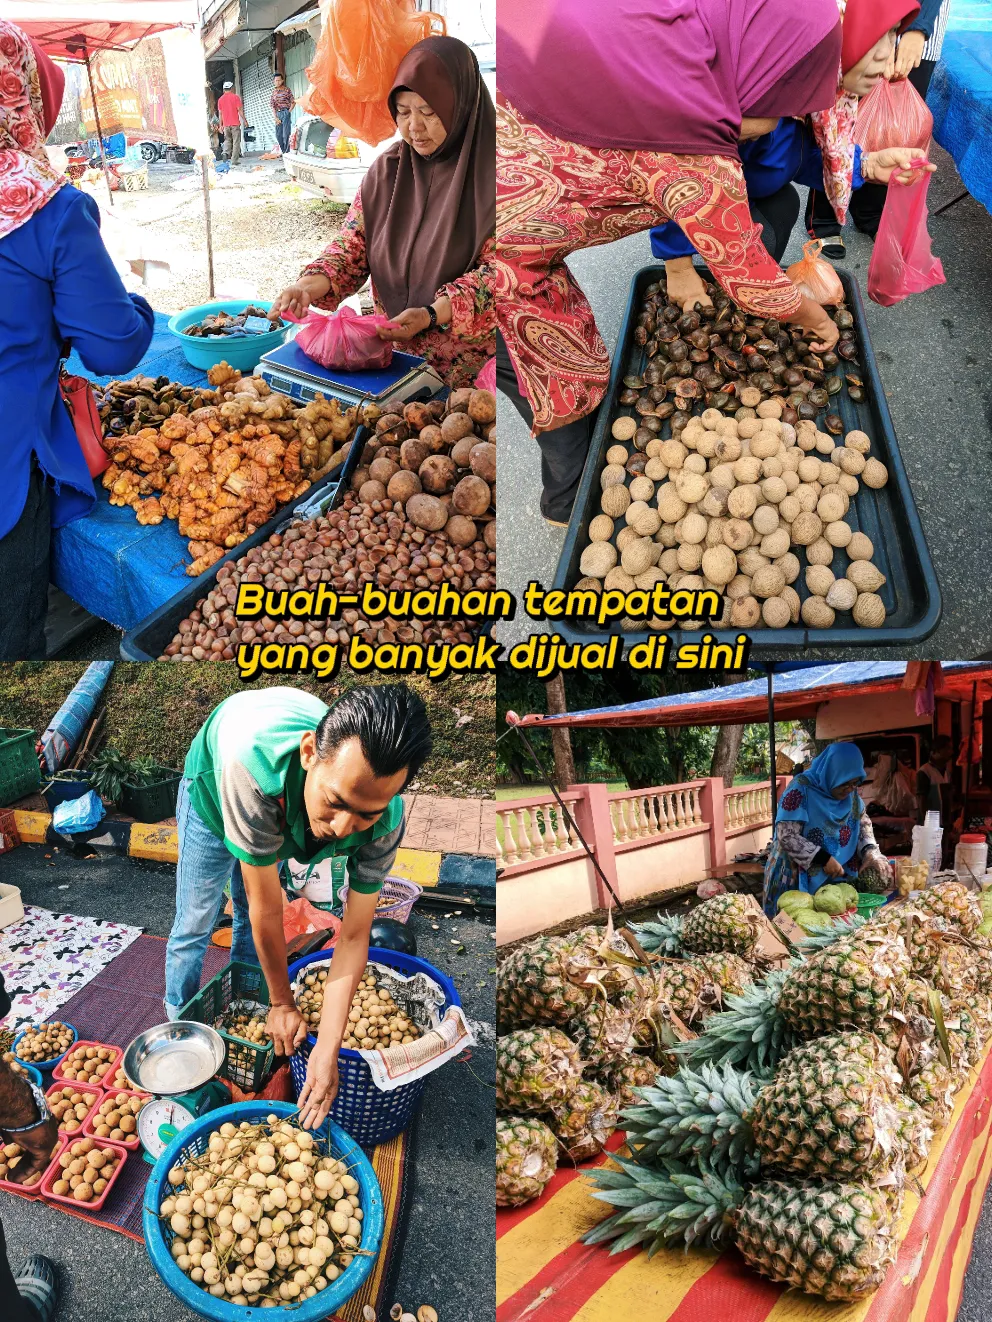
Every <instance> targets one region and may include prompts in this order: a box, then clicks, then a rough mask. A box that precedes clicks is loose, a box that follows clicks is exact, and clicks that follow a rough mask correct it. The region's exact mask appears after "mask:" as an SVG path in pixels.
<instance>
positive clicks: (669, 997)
mask: <svg viewBox="0 0 992 1322" xmlns="http://www.w3.org/2000/svg"><path fill="white" fill-rule="evenodd" d="M652 973H653V975H654V990H653V995H652V996H650V998H649V1002H648V1004H649V1006H650V1005H651V1004H652V1002H653V1003H657V1002H658V1001H664V1002H666V1003H667V1004H668V1005H670V1006H671V1007H672V1009H673V1010H674V1012H675V1013H676V1014H677V1015H678V1017H679V1018H680V1019H681V1020H682V1022H683V1023H684V1024H687V1025H691V1024H692V1023H693V1022H694V1021H695V1020H697V1019H703V1018H705V1016H706V1015H707V1014H709V1012H710V1010H711V1009H712V1008H713V1006H714V1005H716V1004H717V1002H718V1001H719V998H720V991H719V988H718V987H717V986H716V984H715V983H714V982H713V979H712V978H711V977H710V975H709V973H707V972H706V971H705V970H704V969H702V968H700V967H699V966H698V965H697V964H696V963H695V962H694V961H689V960H683V959H666V960H664V961H663V962H662V963H660V964H657V965H654V966H653V967H652Z"/></svg>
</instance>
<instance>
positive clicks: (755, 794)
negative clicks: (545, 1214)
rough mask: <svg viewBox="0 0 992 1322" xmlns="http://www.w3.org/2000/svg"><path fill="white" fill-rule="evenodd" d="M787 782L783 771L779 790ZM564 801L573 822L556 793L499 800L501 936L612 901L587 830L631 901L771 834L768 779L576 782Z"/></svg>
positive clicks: (609, 875) (757, 845)
mask: <svg viewBox="0 0 992 1322" xmlns="http://www.w3.org/2000/svg"><path fill="white" fill-rule="evenodd" d="M787 783H788V778H787V777H779V778H778V782H777V788H776V789H775V794H776V797H777V796H778V795H780V794H781V793H782V791H783V790H784V789H785V786H786V784H787ZM562 799H563V800H564V802H565V803H566V804H567V805H568V809H569V812H570V813H571V814H572V817H573V818H574V826H573V825H571V824H570V823H569V822H568V821H567V820H566V818H565V816H564V814H563V813H562V811H561V809H560V808H559V806H558V804H557V803H556V802H555V799H554V796H553V795H552V794H550V793H545V794H542V795H538V796H534V797H531V798H521V799H510V800H505V799H504V800H502V801H500V802H497V804H496V867H497V870H498V881H499V886H498V889H497V892H496V895H497V907H496V914H497V919H496V924H497V926H496V930H497V937H498V940H500V941H513V940H517V939H518V938H519V937H521V936H529V935H531V934H533V933H535V932H540V931H543V930H544V929H545V928H547V927H551V926H554V925H555V924H556V923H560V922H562V921H564V920H565V919H569V918H573V917H577V916H580V915H582V914H585V913H591V912H593V911H594V910H596V909H600V908H608V907H609V906H610V904H611V903H612V900H611V898H610V893H609V888H608V887H607V885H606V884H605V883H604V881H603V878H602V877H601V876H600V875H599V873H598V872H597V869H596V868H595V867H594V866H593V863H592V860H591V859H590V857H589V855H588V854H587V852H586V850H585V849H584V848H583V845H582V841H581V839H580V838H579V837H580V833H581V836H582V837H584V839H585V841H586V844H587V845H588V846H589V848H590V850H591V851H592V853H593V854H594V856H595V858H596V861H597V863H598V864H599V868H600V869H601V871H602V873H603V875H604V876H605V877H606V879H607V880H608V882H609V884H610V886H612V888H613V890H614V891H616V893H617V894H618V895H619V896H620V898H621V900H623V902H624V903H625V904H626V903H627V902H628V901H631V900H637V899H638V898H639V897H641V896H647V895H651V894H655V893H657V892H660V891H665V890H669V889H675V888H677V887H680V886H684V885H686V884H695V883H696V882H698V881H701V880H702V879H703V878H704V877H705V876H707V875H708V874H709V873H710V872H711V871H712V869H714V868H718V867H720V866H722V865H723V864H725V863H727V862H730V861H732V860H733V858H734V857H736V856H737V855H739V854H744V853H749V852H751V851H755V850H759V849H761V848H762V847H763V846H764V845H765V844H766V843H767V841H768V839H769V838H770V836H771V804H772V784H771V782H770V781H763V782H761V783H759V784H754V785H738V786H734V787H733V788H731V789H728V788H727V787H726V786H725V785H724V783H723V781H722V780H721V779H720V778H718V777H707V778H705V779H700V780H693V781H688V782H686V783H685V784H681V785H655V786H651V787H650V788H648V789H640V790H625V791H623V792H622V793H611V792H610V791H609V789H608V788H607V786H605V785H592V784H587V785H573V786H572V787H571V788H570V789H569V790H567V791H566V792H565V793H564V794H563V795H562ZM576 828H577V829H576ZM728 842H729V846H728Z"/></svg>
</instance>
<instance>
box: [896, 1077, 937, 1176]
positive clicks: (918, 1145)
mask: <svg viewBox="0 0 992 1322" xmlns="http://www.w3.org/2000/svg"><path fill="white" fill-rule="evenodd" d="M896 1110H897V1111H898V1112H899V1138H900V1140H901V1142H902V1146H903V1153H904V1155H905V1161H906V1169H907V1171H918V1170H920V1169H921V1168H922V1167H923V1166H925V1165H926V1161H927V1158H928V1157H929V1155H930V1146H931V1144H932V1143H933V1125H932V1124H931V1123H930V1117H929V1116H928V1115H927V1113H926V1111H924V1109H923V1107H922V1106H920V1105H919V1103H918V1102H914V1101H913V1099H912V1097H907V1096H906V1094H905V1093H900V1094H899V1096H898V1097H897V1098H896Z"/></svg>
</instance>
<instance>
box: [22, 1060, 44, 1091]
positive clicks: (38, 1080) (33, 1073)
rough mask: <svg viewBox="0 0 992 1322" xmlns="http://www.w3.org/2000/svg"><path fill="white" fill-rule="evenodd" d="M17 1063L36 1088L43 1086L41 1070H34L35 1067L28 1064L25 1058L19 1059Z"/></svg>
mask: <svg viewBox="0 0 992 1322" xmlns="http://www.w3.org/2000/svg"><path fill="white" fill-rule="evenodd" d="M17 1063H18V1064H19V1065H20V1067H21V1069H22V1070H23V1071H24V1073H25V1074H26V1075H27V1076H28V1078H29V1079H30V1080H31V1082H32V1083H33V1084H34V1086H35V1087H36V1088H44V1086H45V1080H44V1079H43V1078H42V1077H41V1070H36V1069H35V1067H34V1066H33V1065H29V1064H28V1063H27V1061H26V1060H19V1061H18V1062H17Z"/></svg>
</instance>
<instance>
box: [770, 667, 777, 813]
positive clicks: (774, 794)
mask: <svg viewBox="0 0 992 1322" xmlns="http://www.w3.org/2000/svg"><path fill="white" fill-rule="evenodd" d="M768 753H769V756H770V758H771V782H772V829H773V830H774V827H775V817H776V815H777V809H778V802H777V800H778V776H777V775H776V774H775V679H774V671H773V669H772V667H771V666H770V665H769V667H768Z"/></svg>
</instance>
